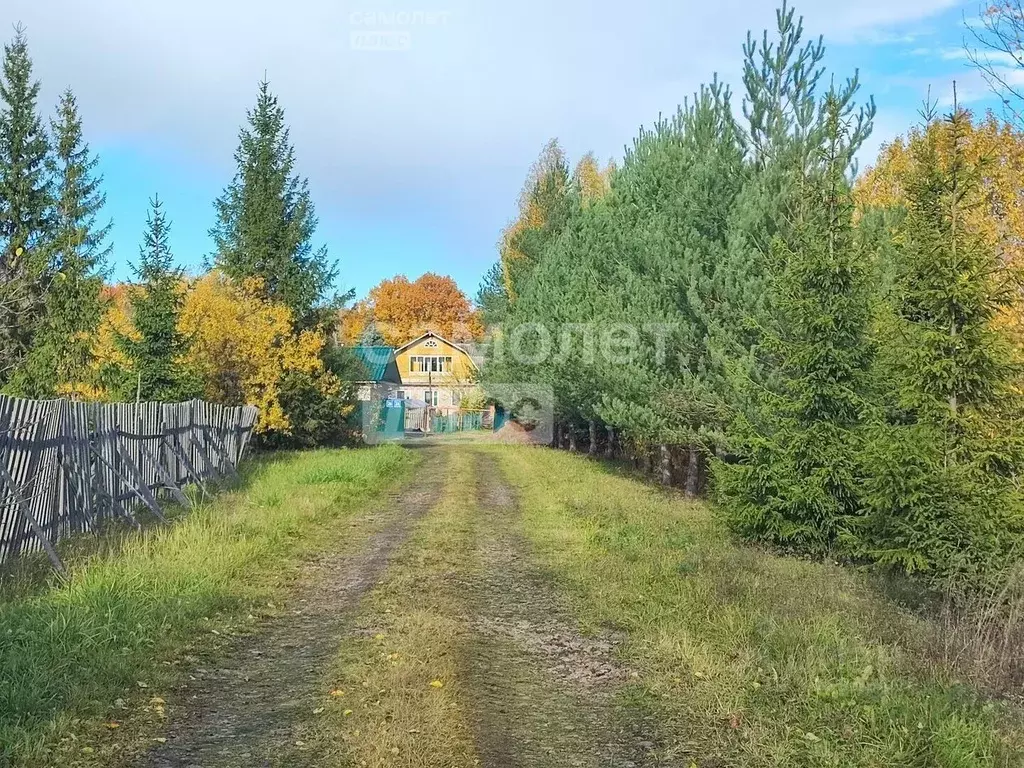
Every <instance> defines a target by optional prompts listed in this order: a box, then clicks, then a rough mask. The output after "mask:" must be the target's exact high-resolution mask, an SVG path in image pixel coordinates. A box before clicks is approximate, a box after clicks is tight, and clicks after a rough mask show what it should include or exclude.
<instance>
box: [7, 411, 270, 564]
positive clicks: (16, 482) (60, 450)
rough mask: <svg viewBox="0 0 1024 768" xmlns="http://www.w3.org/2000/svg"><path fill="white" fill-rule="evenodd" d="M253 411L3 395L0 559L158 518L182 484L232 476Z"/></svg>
mask: <svg viewBox="0 0 1024 768" xmlns="http://www.w3.org/2000/svg"><path fill="white" fill-rule="evenodd" d="M257 415H258V411H257V409H256V408H253V407H251V406H239V407H231V406H224V405H216V404H214V403H207V402H204V401H202V400H192V401H190V402H186V403H76V402H70V401H68V400H23V399H19V398H11V397H6V396H3V395H0V563H2V562H4V561H5V560H7V559H9V558H10V557H12V556H14V555H17V554H21V553H25V552H31V551H39V550H43V551H45V552H46V553H47V555H48V556H49V557H50V560H51V561H52V562H53V565H54V567H55V568H57V569H58V570H60V571H63V570H64V567H63V564H62V563H61V561H60V558H59V557H58V555H57V552H56V549H55V547H54V545H55V544H56V543H57V542H58V541H59V540H61V539H63V538H66V537H68V536H71V535H74V534H79V533H85V532H88V531H93V530H95V529H96V528H97V527H98V526H100V525H101V524H102V523H104V522H106V521H109V520H123V521H125V522H127V523H128V524H129V525H132V526H135V527H139V525H140V524H139V521H138V520H137V519H136V514H135V513H136V511H137V510H139V509H142V508H148V510H149V511H150V512H151V513H152V514H153V515H154V516H155V517H157V518H158V519H159V520H164V519H165V518H164V515H163V512H162V511H161V509H160V503H161V501H163V500H165V499H174V500H175V501H177V502H180V503H182V504H188V498H187V497H186V496H185V494H184V493H183V492H182V489H183V488H184V487H185V486H187V485H197V486H199V487H201V488H204V489H205V487H206V483H207V482H208V481H209V480H211V479H216V478H219V477H226V476H233V475H234V474H235V468H236V467H237V466H238V463H239V461H241V459H242V456H243V454H244V453H245V449H246V446H247V445H248V443H249V439H250V437H251V436H252V430H253V426H254V425H255V423H256V417H257Z"/></svg>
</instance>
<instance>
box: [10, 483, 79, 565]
mask: <svg viewBox="0 0 1024 768" xmlns="http://www.w3.org/2000/svg"><path fill="white" fill-rule="evenodd" d="M0 483H3V485H5V486H6V487H7V493H8V494H10V495H11V496H12V497H15V502H14V505H15V508H16V509H17V510H18V512H19V513H20V514H21V516H22V517H24V518H25V520H26V521H27V522H28V525H29V527H30V528H31V529H32V533H34V534H35V536H36V538H37V539H39V543H40V544H42V546H43V549H44V550H46V556H47V557H49V558H50V562H51V563H53V567H54V569H56V570H57V572H58V573H60V574H61V575H62V576H66V575H67V572H68V571H67V568H65V567H64V563H63V562H62V561H61V559H60V556H59V555H58V554H57V550H56V549H55V548H54V546H53V542H51V541H50V537H49V536H47V535H46V532H45V531H44V530H43V528H42V526H41V525H39V522H38V521H37V520H36V518H35V515H33V514H32V512H31V511H30V510H29V499H21V500H18V499H17V498H16V497H17V495H18V489H17V486H16V484H15V482H14V478H13V477H11V474H10V472H8V471H7V467H5V466H3V464H0Z"/></svg>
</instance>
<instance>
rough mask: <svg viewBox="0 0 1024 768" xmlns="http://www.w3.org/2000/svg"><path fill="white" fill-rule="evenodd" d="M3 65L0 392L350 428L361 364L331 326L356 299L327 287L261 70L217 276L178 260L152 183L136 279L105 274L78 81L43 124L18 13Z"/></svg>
mask: <svg viewBox="0 0 1024 768" xmlns="http://www.w3.org/2000/svg"><path fill="white" fill-rule="evenodd" d="M0 70H2V71H0V391H3V392H6V393H9V394H15V395H21V396H26V397H36V398H48V397H56V396H68V397H75V398H93V399H131V400H134V399H136V398H142V399H147V400H150V399H152V400H180V399H186V398H190V397H197V396H205V397H208V398H211V399H216V400H220V401H222V402H228V403H241V402H252V403H255V404H258V405H260V406H261V411H262V413H263V414H264V415H265V418H264V419H262V420H261V422H260V427H259V429H260V430H261V432H262V433H263V435H264V437H265V439H266V440H268V441H269V442H272V443H274V444H288V443H295V444H302V445H308V444H316V443H320V442H331V441H337V440H339V439H342V438H343V437H344V436H345V435H346V433H347V427H346V424H345V416H346V414H347V413H348V412H350V411H351V400H352V392H351V387H348V386H346V385H344V384H343V383H342V382H343V380H345V379H350V378H352V376H351V368H352V365H353V362H352V361H351V360H349V359H347V358H346V357H345V356H343V355H340V354H338V353H337V352H336V351H334V350H332V349H331V346H330V345H329V343H328V340H329V339H330V338H331V337H332V336H333V335H334V330H335V329H334V324H335V322H336V318H337V310H338V308H339V307H340V306H341V304H342V302H343V300H344V299H345V298H347V297H338V296H332V295H331V294H330V290H331V285H332V284H333V282H334V279H335V277H336V274H337V269H336V265H335V264H334V262H332V261H331V260H330V258H329V256H328V253H327V250H326V248H325V247H324V246H319V247H317V246H315V245H314V243H313V237H314V234H315V231H316V225H317V220H316V215H315V212H314V208H313V203H312V200H311V197H310V193H309V188H308V183H307V181H306V179H305V178H303V177H301V176H300V175H298V173H297V172H296V170H295V164H296V161H295V151H294V148H293V146H292V145H291V143H290V141H289V135H288V128H287V125H286V123H285V120H284V111H283V109H282V108H281V107H280V105H279V104H278V101H277V98H276V97H275V96H274V95H273V94H272V93H271V91H270V89H269V85H268V84H267V83H266V82H263V83H261V84H260V86H259V92H258V96H257V101H256V105H255V107H254V108H253V109H252V110H251V111H250V112H249V113H248V115H247V120H246V124H245V125H244V127H243V128H242V129H241V131H240V133H239V144H238V149H237V151H236V153H235V161H236V172H235V175H234V178H233V179H232V180H231V181H230V183H229V184H228V185H227V187H226V188H225V190H224V192H223V194H222V195H221V196H220V197H219V198H218V199H217V200H216V201H215V203H214V214H215V224H214V226H213V227H212V229H211V231H210V234H211V237H212V238H213V241H214V245H215V251H214V253H213V254H212V255H211V256H210V258H209V261H210V264H209V266H210V267H211V269H212V272H211V274H209V275H206V276H201V277H200V278H199V279H198V280H196V279H193V278H190V277H189V276H187V275H186V274H185V272H184V270H183V269H182V268H181V266H180V265H179V264H178V263H177V262H176V259H175V255H174V254H173V253H172V252H171V248H170V239H169V236H170V228H171V216H170V215H169V214H168V212H167V211H166V210H165V209H164V206H163V203H162V202H161V201H160V199H159V197H158V196H156V195H154V197H153V198H152V200H151V205H150V212H149V215H148V217H147V223H146V229H145V231H144V233H143V238H142V245H141V247H140V253H139V258H138V259H137V261H135V262H134V263H133V264H132V269H133V275H134V280H133V281H132V282H131V283H130V284H128V285H125V286H113V287H112V286H107V285H106V284H105V278H106V276H107V270H108V266H109V264H108V261H109V256H110V253H111V245H110V243H109V234H110V224H109V223H107V222H106V221H105V220H104V217H103V206H104V202H105V197H104V194H103V191H102V178H101V177H100V176H99V174H98V173H97V162H98V161H97V158H96V156H95V155H94V154H93V153H92V152H91V150H90V148H89V145H88V143H87V142H86V141H85V138H84V132H83V126H82V120H81V117H80V115H79V111H78V105H77V103H76V100H75V97H74V94H73V93H72V92H71V91H70V90H68V91H66V92H64V93H63V94H62V96H61V97H60V101H59V103H58V105H57V109H56V114H55V116H54V118H53V119H52V120H50V121H49V125H48V126H47V122H46V121H45V120H44V118H43V116H42V114H41V109H40V104H39V91H40V84H39V82H38V80H36V79H35V78H34V77H33V74H32V60H31V58H30V56H29V51H28V43H27V39H26V35H25V31H24V29H22V28H21V27H18V28H16V31H15V36H14V38H13V40H12V41H11V42H10V43H8V44H7V45H5V46H4V55H3V62H2V68H0ZM243 317H244V318H246V319H247V322H234V321H236V320H238V319H239V318H243ZM225 329H233V331H234V335H233V336H228V335H227V333H226V332H225ZM238 350H246V351H247V355H248V356H246V355H241V354H238Z"/></svg>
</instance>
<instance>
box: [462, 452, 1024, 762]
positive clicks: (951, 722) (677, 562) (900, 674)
mask: <svg viewBox="0 0 1024 768" xmlns="http://www.w3.org/2000/svg"><path fill="white" fill-rule="evenodd" d="M477 450H493V451H495V453H496V455H497V456H498V457H499V459H500V462H501V465H502V467H503V469H504V471H505V472H506V473H507V475H508V479H509V481H510V482H511V483H512V484H513V485H514V486H515V487H516V488H517V489H518V492H519V494H520V503H521V508H522V511H523V519H522V525H523V531H524V533H525V534H526V535H527V536H528V537H529V538H530V539H531V540H532V541H533V543H534V545H535V546H536V548H537V553H538V556H539V557H540V558H541V559H542V561H543V562H544V564H545V566H546V567H547V568H548V569H550V571H551V572H552V573H553V574H554V576H555V578H556V579H557V580H558V582H559V583H560V584H561V585H562V586H564V588H565V589H566V590H567V591H568V592H569V594H570V595H571V596H572V599H573V601H574V605H575V609H576V611H577V612H578V616H579V618H580V619H581V620H582V621H583V622H584V624H589V625H591V626H593V627H597V626H605V625H613V626H615V627H618V628H620V629H622V630H624V631H625V632H626V633H627V634H628V641H627V643H626V645H625V648H624V651H623V653H624V654H625V656H626V661H627V663H628V664H629V665H630V667H631V668H633V669H635V670H637V671H638V672H639V678H638V679H637V681H636V682H635V683H634V684H633V685H632V686H631V688H630V690H628V691H627V692H626V693H625V695H626V696H628V697H631V698H632V699H633V700H634V701H635V703H636V704H637V705H638V706H642V707H644V708H645V709H649V710H651V711H652V712H653V713H654V714H655V716H656V718H657V720H658V721H659V723H660V726H661V730H662V739H663V744H662V745H661V746H662V749H663V751H664V753H665V756H666V757H667V758H669V759H671V760H674V761H681V763H682V764H683V765H696V766H700V767H701V768H703V766H705V765H707V766H711V765H715V766H724V765H729V766H744V767H745V768H746V767H751V768H756V767H757V766H779V765H784V766H793V767H801V766H822V767H824V766H844V767H845V766H896V765H898V766H901V767H915V766H920V768H925V767H926V766H927V767H928V768H932V767H941V768H977V767H978V766H1011V765H1012V766H1017V765H1021V764H1024V724H1022V719H1021V712H1020V711H1019V710H1016V709H1014V708H1012V707H1010V706H1009V705H1004V704H1000V703H996V702H993V701H988V700H985V699H984V698H983V697H981V696H980V695H978V694H977V693H976V692H975V691H974V690H972V689H971V688H970V687H969V686H967V685H966V684H964V683H962V682H960V681H958V680H957V679H956V676H955V674H954V673H953V672H952V671H951V670H949V669H947V668H944V667H943V666H942V665H941V664H940V663H939V662H938V661H937V660H936V659H934V658H932V657H930V656H929V654H928V650H927V649H928V648H930V647H934V642H933V641H934V633H936V632H938V631H939V629H938V628H937V627H935V626H933V625H931V624H930V623H928V622H927V621H925V620H923V619H920V618H918V617H915V616H913V615H911V614H910V613H909V612H906V611H904V610H901V609H900V608H899V607H897V606H896V605H895V604H893V603H891V602H889V601H888V600H886V599H885V598H884V597H882V596H880V595H879V594H877V592H876V591H874V590H873V589H872V588H871V586H870V585H869V583H868V581H867V580H866V579H865V578H864V577H863V576H862V575H861V574H859V573H857V572H855V571H853V570H849V569H845V568H842V567H839V566H833V565H829V564H824V563H817V562H809V561H804V560H799V559H793V558H786V557H781V556H776V555H773V554H770V553H767V552H763V551H760V550H757V549H754V548H749V547H745V546H742V545H737V544H736V543H734V542H733V541H731V540H730V538H729V537H728V535H727V534H726V532H725V531H724V529H723V527H722V526H721V525H719V523H718V522H717V521H716V519H715V517H714V515H713V513H712V511H711V510H710V509H709V507H708V506H707V505H705V504H702V503H693V502H686V501H684V500H682V499H681V498H680V497H678V496H676V495H674V494H672V493H666V492H661V491H660V490H658V489H655V488H652V487H651V486H649V485H646V484H643V483H641V482H639V481H636V480H632V479H629V478H626V477H622V476H619V475H616V474H615V473H613V472H612V471H610V470H608V469H607V468H605V467H603V466H602V465H600V464H598V463H595V462H590V461H587V460H586V459H584V458H581V457H576V456H571V455H568V454H565V453H560V452H556V451H549V450H537V449H523V448H510V447H491V448H483V449H480V448H478V449H477ZM673 764H675V763H673Z"/></svg>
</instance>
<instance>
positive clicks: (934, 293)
mask: <svg viewBox="0 0 1024 768" xmlns="http://www.w3.org/2000/svg"><path fill="white" fill-rule="evenodd" d="M777 21H778V28H777V33H776V35H775V37H774V39H771V38H770V37H769V35H768V34H767V33H766V34H765V35H764V36H763V37H762V38H760V39H758V38H754V37H748V40H747V43H746V45H745V46H744V66H743V98H742V105H741V107H740V108H739V109H737V108H736V105H734V104H733V98H732V94H731V92H730V90H729V89H728V88H727V87H726V86H725V85H723V84H722V83H720V82H718V81H714V82H712V83H710V84H708V85H706V86H704V87H702V88H701V89H700V91H699V92H698V93H697V94H696V95H695V96H694V98H693V99H692V100H689V101H687V102H685V103H684V104H683V105H682V106H681V107H680V108H679V110H678V111H677V113H676V114H674V115H673V116H671V117H670V118H666V119H663V120H660V121H659V122H658V123H656V124H655V125H654V126H653V128H652V129H642V130H641V132H640V134H639V135H638V136H637V137H636V138H635V139H634V140H633V143H632V146H630V147H629V148H628V149H627V152H626V155H625V158H624V160H623V162H622V164H621V167H618V168H615V167H612V168H611V169H610V171H609V173H608V183H606V184H600V185H594V184H584V183H582V182H581V179H580V176H579V174H570V173H569V172H568V164H567V163H566V161H565V159H564V156H563V155H562V153H561V151H560V150H559V149H558V147H557V144H551V145H549V146H547V147H546V148H545V150H544V152H543V153H542V156H541V160H540V161H539V162H538V165H537V167H535V168H534V169H532V171H531V174H530V177H529V178H528V180H527V184H526V187H525V188H524V193H523V197H522V199H521V200H520V205H519V209H520V213H519V216H518V218H517V219H516V221H515V222H513V224H512V225H511V226H510V227H509V229H508V230H507V231H506V233H505V236H504V237H503V238H502V241H501V244H500V259H499V262H498V264H496V265H495V267H494V268H493V269H492V270H491V271H490V272H489V273H488V275H487V277H486V279H485V281H484V284H483V285H482V286H481V290H480V294H479V296H478V303H479V304H480V306H481V307H482V309H483V311H484V314H485V317H486V319H487V321H488V323H489V325H491V326H492V329H493V331H494V337H495V343H494V344H493V345H492V349H491V355H490V359H489V361H488V364H487V367H486V370H485V378H486V379H489V380H491V381H494V382H517V381H519V382H522V381H530V382H543V383H546V384H549V385H550V386H551V387H552V389H553V390H554V393H555V397H556V410H557V413H556V416H557V419H558V422H559V434H558V436H557V437H556V440H557V441H558V442H560V443H564V444H567V445H570V446H577V445H579V443H581V442H583V441H584V440H585V441H587V442H588V444H589V450H590V451H591V452H596V451H598V450H601V449H602V446H603V447H604V448H611V447H614V446H616V445H620V446H624V447H625V448H626V449H627V450H628V451H629V452H630V453H631V454H632V455H633V456H635V457H636V458H637V459H638V460H639V461H641V462H644V463H646V464H648V466H650V467H651V468H652V470H654V471H660V473H661V475H662V477H663V478H664V479H665V481H671V480H673V479H682V481H683V483H684V485H685V487H686V488H687V490H688V491H689V492H690V493H691V494H695V493H697V492H698V490H699V488H700V487H701V485H702V484H703V483H704V480H705V477H707V478H708V481H709V485H710V488H711V491H712V493H713V494H714V496H715V497H716V499H717V500H718V502H719V508H720V509H721V510H722V513H723V515H724V517H725V518H726V520H727V521H728V523H729V525H730V526H731V527H732V528H733V529H734V530H735V531H736V532H737V533H738V534H740V535H742V536H744V537H748V538H751V539H754V540H758V541H762V542H767V543H770V544H773V545H777V546H782V547H786V548H792V549H795V550H800V551H805V552H811V553H817V554H825V553H828V554H832V555H835V554H840V555H845V556H848V557H852V558H857V559H862V560H868V561H874V562H878V563H882V564H886V565H889V566H892V567H896V568H899V569H902V570H904V571H906V572H911V573H914V572H923V573H925V574H927V575H929V576H930V577H932V578H935V579H939V580H943V581H946V582H948V581H949V580H953V579H967V580H969V581H971V582H972V583H978V582H979V581H983V580H985V579H988V578H994V576H995V575H996V574H998V573H1000V572H1002V571H1003V570H1004V569H1005V568H1007V567H1008V566H1009V565H1010V564H1011V563H1012V562H1014V561H1015V560H1017V559H1018V558H1019V546H1020V544H1021V543H1022V541H1024V539H1022V535H1021V534H1022V524H1024V514H1022V513H1024V506H1022V499H1021V494H1020V491H1019V488H1018V482H1019V476H1020V470H1021V461H1022V459H1024V454H1022V453H1021V447H1022V444H1021V439H1020V436H1021V430H1020V427H1021V415H1022V412H1021V405H1022V400H1021V389H1020V384H1021V378H1020V375H1021V368H1020V354H1019V352H1020V349H1019V346H1018V345H1016V344H1015V343H1013V334H1012V333H1011V332H1010V330H1011V327H1012V326H1013V323H1006V322H1005V318H1006V317H1007V316H1008V315H1013V313H1014V312H1016V311H1017V310H1016V306H1017V302H1018V299H1019V294H1020V284H1019V281H1018V279H1017V278H1018V273H1017V268H1016V262H1015V260H1014V259H1012V258H1007V257H1006V254H1007V252H1008V251H1007V248H1011V247H1012V246H1011V244H1012V243H1014V242H1016V241H1017V240H1019V234H1020V233H1019V231H1018V232H1017V233H1016V234H1014V232H1012V231H1006V228H1005V227H996V228H992V227H988V228H987V229H986V228H985V227H983V226H979V225H978V222H979V221H980V220H982V219H987V218H990V216H989V215H984V216H979V215H978V213H977V211H978V209H979V207H987V209H988V210H989V211H990V212H991V211H992V210H993V206H992V191H991V187H992V185H991V184H990V183H989V182H990V181H991V175H986V164H985V159H984V157H983V156H981V155H980V154H979V153H977V152H972V151H969V150H968V149H967V147H968V145H969V143H970V142H969V141H967V139H969V138H970V136H971V135H973V134H974V133H975V128H974V126H973V125H972V122H971V117H970V115H969V114H968V113H966V112H965V111H963V110H962V109H959V108H958V107H956V106H954V108H953V110H952V112H951V113H950V114H949V115H947V116H944V117H942V118H937V117H934V116H928V117H927V119H926V124H925V126H923V128H922V129H920V130H918V131H915V132H914V133H912V135H911V137H910V138H909V139H908V141H907V143H906V145H905V146H903V147H902V151H901V153H900V161H901V162H900V164H899V167H898V168H894V167H890V168H888V169H886V170H884V172H883V173H887V174H889V176H890V178H891V177H892V176H898V177H899V179H900V180H901V184H900V187H899V193H898V194H887V195H881V194H878V193H877V189H876V193H875V194H874V195H870V194H865V193H864V189H866V188H867V187H868V186H870V182H869V183H867V184H865V182H861V186H859V187H855V178H856V167H855V161H854V157H855V155H856V153H857V151H858V150H859V148H860V147H861V146H862V144H863V142H864V140H865V139H866V138H867V136H868V135H869V133H870V131H871V127H872V120H873V117H874V105H873V102H872V101H871V100H870V99H869V100H867V101H861V100H860V99H859V87H858V82H857V78H856V76H854V77H852V78H850V79H848V80H844V81H838V80H836V79H834V78H833V79H831V80H827V79H826V77H825V74H824V68H823V66H822V61H823V58H824V48H823V45H822V43H821V41H820V40H816V41H810V42H807V41H805V40H804V36H803V29H802V22H801V21H800V20H799V19H798V18H797V17H796V16H795V15H794V12H793V10H792V9H788V8H786V7H785V6H783V8H782V9H781V10H780V11H779V12H778V16H777ZM1017 140H1018V141H1020V137H1017ZM878 178H879V174H878V173H876V174H875V179H876V181H877V180H878ZM888 190H889V191H890V192H891V191H892V187H891V185H890V186H889V187H888ZM883 198H886V199H883ZM995 230H999V236H998V238H994V237H993V232H994V231H995ZM996 239H998V241H999V242H996V241H995V240H996Z"/></svg>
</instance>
